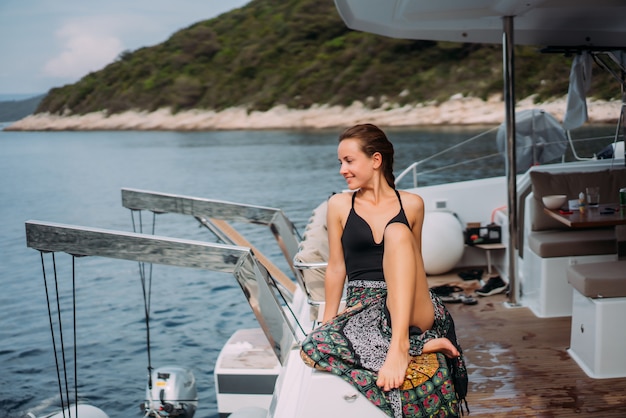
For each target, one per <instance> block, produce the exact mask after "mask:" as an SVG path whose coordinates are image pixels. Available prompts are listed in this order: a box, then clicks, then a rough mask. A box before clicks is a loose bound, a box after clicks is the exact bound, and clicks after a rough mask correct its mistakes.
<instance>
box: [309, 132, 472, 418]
mask: <svg viewBox="0 0 626 418" xmlns="http://www.w3.org/2000/svg"><path fill="white" fill-rule="evenodd" d="M337 154H338V158H339V161H340V163H341V169H340V174H341V175H342V176H343V177H344V178H345V180H346V182H347V184H348V187H349V189H350V190H352V191H354V192H347V193H341V194H336V195H334V196H332V197H331V198H330V200H329V201H328V213H327V229H328V243H329V259H328V267H327V269H326V277H325V294H326V295H325V296H326V305H325V310H324V317H323V324H322V326H320V327H319V328H317V329H316V330H314V331H313V332H311V333H310V334H309V335H308V337H307V338H306V340H305V341H304V343H303V345H302V353H301V354H302V358H303V360H304V361H305V363H307V364H308V365H310V366H311V367H316V368H318V369H321V370H326V371H330V372H332V373H335V374H337V375H339V376H340V377H342V378H343V379H344V380H346V381H348V382H349V383H351V384H353V385H354V386H355V387H356V388H357V389H359V390H360V391H361V393H363V394H364V395H365V396H366V397H368V399H369V400H370V401H371V402H373V403H374V404H376V405H377V406H379V407H380V408H381V409H382V410H383V411H384V412H386V413H387V414H388V415H390V416H394V417H402V416H424V415H427V416H432V415H437V416H455V415H458V413H459V408H458V399H457V396H456V395H455V394H454V388H453V387H452V383H451V377H450V375H449V374H448V367H446V360H445V357H444V356H443V355H442V354H444V355H445V356H447V357H449V358H453V359H454V361H453V362H452V363H453V364H454V366H455V367H454V369H455V371H456V372H457V374H460V375H462V376H463V377H465V378H466V376H467V375H466V374H465V368H464V363H463V359H462V357H461V352H460V347H459V346H458V344H457V342H456V336H455V334H454V323H453V321H452V318H451V317H450V314H449V313H448V311H447V310H446V309H445V307H444V306H443V304H442V303H441V301H440V300H439V299H438V298H437V297H436V296H435V295H433V294H432V293H431V292H430V291H429V288H428V282H427V280H426V273H425V271H424V265H423V260H422V254H421V239H422V237H421V235H422V223H423V220H424V202H423V200H422V198H421V197H419V196H418V195H415V194H412V193H408V192H399V191H397V190H396V189H395V184H394V181H395V178H394V175H393V155H394V150H393V145H392V144H391V142H389V140H388V139H387V137H386V136H385V134H384V132H382V131H381V130H380V129H379V128H377V127H376V126H374V125H371V124H364V125H356V126H354V127H352V128H349V129H347V130H346V131H344V132H343V133H342V134H341V136H340V138H339V146H338V149H337ZM346 276H347V278H348V290H347V309H346V310H345V311H344V312H342V313H340V314H339V315H338V314H337V313H338V310H339V304H340V301H341V296H342V291H343V288H344V282H345V278H346ZM428 353H442V354H439V355H434V354H433V355H431V356H430V357H428V359H430V360H429V361H430V362H431V363H432V361H433V359H435V360H434V362H435V363H436V364H435V366H434V368H433V367H432V366H433V365H432V364H431V365H430V366H429V367H431V368H432V370H433V374H432V375H431V376H427V379H426V380H429V382H430V383H429V384H424V376H422V375H420V377H415V376H417V374H419V373H416V372H415V370H418V369H419V370H422V369H423V368H424V366H423V364H422V365H421V366H420V363H423V362H424V361H425V359H426V356H424V355H426V354H428ZM426 362H427V363H428V361H426ZM420 367H421V369H420ZM407 369H408V370H407ZM410 376H414V377H415V378H414V379H412V378H411V377H410ZM405 378H406V379H405ZM433 382H434V384H431V383H433ZM426 389H427V390H426ZM457 392H458V390H457ZM463 397H464V393H462V394H461V396H459V397H458V398H463Z"/></svg>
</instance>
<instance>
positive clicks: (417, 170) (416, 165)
mask: <svg viewBox="0 0 626 418" xmlns="http://www.w3.org/2000/svg"><path fill="white" fill-rule="evenodd" d="M621 119H623V116H621V117H620V120H621ZM619 127H620V123H618V126H617V128H616V131H615V134H614V135H602V136H594V137H589V138H573V137H572V135H571V132H570V131H565V132H566V136H567V141H568V143H569V144H568V145H569V148H570V150H571V152H572V157H573V160H574V161H590V160H597V159H598V155H597V152H599V151H601V150H596V152H594V153H591V154H590V155H589V156H581V155H579V152H578V151H577V149H576V145H577V144H578V145H580V144H584V143H585V142H598V141H602V140H611V141H613V144H612V146H613V149H614V150H616V151H617V155H615V154H614V155H613V159H621V158H623V157H622V156H621V154H620V152H621V150H623V149H624V148H623V147H624V145H623V143H624V142H623V141H618V138H619V137H620V131H619ZM497 129H498V128H492V129H490V130H487V131H484V132H482V133H480V134H478V135H475V136H473V137H471V138H468V139H467V140H465V141H462V142H460V143H458V144H455V145H453V146H451V147H448V148H446V149H444V150H442V151H439V152H437V153H435V154H433V155H431V156H429V157H426V158H424V159H422V160H420V161H416V162H413V163H412V164H410V165H409V166H408V167H406V168H405V169H404V170H403V171H402V172H401V173H400V174H398V176H397V177H396V184H400V182H401V181H402V180H404V179H406V178H409V177H410V178H411V179H412V186H411V187H413V188H416V187H418V185H419V178H420V176H423V175H426V174H431V173H435V172H438V171H443V170H450V169H453V168H457V167H460V166H463V165H468V164H473V163H476V162H480V161H483V160H487V159H491V158H494V157H500V158H502V154H501V153H500V152H494V153H490V154H486V155H483V156H479V157H476V158H471V159H463V160H460V161H456V162H454V163H453V164H447V165H441V166H437V167H435V168H429V169H422V168H423V167H424V166H426V164H427V163H429V162H432V161H433V160H435V159H437V158H439V157H442V156H443V155H445V154H447V153H450V152H452V151H454V150H456V149H457V148H460V147H462V146H464V145H467V144H469V143H471V142H473V141H476V140H478V139H480V138H482V137H483V136H485V135H488V134H491V133H492V132H493V131H494V130H497ZM530 147H532V145H528V146H526V147H519V148H518V150H519V151H523V150H524V149H527V148H530ZM563 162H566V159H565V154H563V156H562V157H561V158H560V159H558V160H555V161H554V162H551V163H544V164H541V165H546V164H555V163H557V164H558V163H563ZM503 175H504V174H503ZM407 188H408V187H407Z"/></svg>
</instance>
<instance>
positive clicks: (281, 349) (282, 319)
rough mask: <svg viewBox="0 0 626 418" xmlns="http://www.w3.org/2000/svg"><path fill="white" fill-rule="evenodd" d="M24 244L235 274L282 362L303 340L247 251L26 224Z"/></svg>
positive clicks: (271, 284) (266, 275) (265, 273)
mask: <svg viewBox="0 0 626 418" xmlns="http://www.w3.org/2000/svg"><path fill="white" fill-rule="evenodd" d="M26 244H27V246H28V247H29V248H33V249H35V250H38V251H40V252H42V253H48V252H52V253H56V252H63V253H68V254H70V255H72V256H76V257H79V256H80V257H82V256H99V257H106V258H113V259H122V260H131V261H137V262H146V263H155V264H164V265H171V266H179V267H188V268H197V269H204V270H211V271H216V272H222V273H230V274H232V275H233V276H234V277H235V278H236V280H237V282H238V284H239V285H240V287H241V289H242V290H243V293H244V295H245V296H246V299H247V300H248V303H249V304H250V307H251V308H252V311H253V312H254V315H255V316H256V318H257V320H258V322H259V324H260V325H261V327H262V328H263V331H264V333H265V335H266V337H267V339H268V341H269V342H270V345H271V346H272V349H273V350H274V352H275V354H276V356H277V357H278V359H279V360H280V362H281V364H284V363H285V361H286V359H287V356H288V354H289V351H290V350H291V349H292V348H293V347H294V345H295V343H296V342H297V341H298V340H299V338H298V335H299V334H298V332H299V331H296V328H295V326H294V324H293V323H292V320H290V319H289V318H288V316H287V313H286V311H285V309H284V308H283V306H282V304H281V301H280V298H279V297H278V296H279V295H278V294H277V293H278V292H279V290H278V289H277V286H276V282H275V281H274V280H273V278H272V277H271V275H270V274H269V273H268V271H267V269H266V268H265V267H264V266H263V265H262V264H261V263H259V262H258V260H257V259H256V257H255V256H254V254H253V252H252V250H251V249H250V248H248V247H242V246H235V245H228V244H220V243H211V242H203V241H194V240H187V239H179V238H170V237H161V236H155V235H148V234H139V233H134V232H121V231H113V230H107V229H99V228H90V227H83V226H74V225H64V224H57V223H49V222H41V221H27V222H26Z"/></svg>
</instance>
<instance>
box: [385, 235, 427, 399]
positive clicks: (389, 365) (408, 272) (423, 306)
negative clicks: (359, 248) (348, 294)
mask: <svg viewBox="0 0 626 418" xmlns="http://www.w3.org/2000/svg"><path fill="white" fill-rule="evenodd" d="M384 240H385V252H384V255H383V271H384V273H385V281H386V283H387V308H388V309H389V313H390V315H391V329H392V332H391V343H390V345H389V351H388V352H387V357H386V359H385V362H384V363H383V366H382V367H381V369H380V370H379V372H378V381H377V385H378V386H379V387H381V388H383V390H386V391H387V390H391V389H394V388H397V387H399V386H400V385H401V384H402V382H403V381H404V377H405V374H406V369H407V367H408V365H409V361H410V357H409V326H411V325H413V326H417V327H419V328H420V329H422V330H423V331H426V330H428V329H430V328H431V327H432V323H433V320H434V309H433V307H432V302H431V300H430V295H429V293H428V284H427V282H426V276H425V274H421V273H423V272H419V271H418V268H422V266H421V259H420V260H418V259H417V251H418V248H417V245H416V243H415V238H414V237H413V234H412V233H411V230H410V229H409V228H408V227H407V226H406V225H404V224H401V223H393V224H391V225H389V226H388V227H387V229H386V230H385V236H384ZM418 264H419V265H418ZM420 276H423V277H420Z"/></svg>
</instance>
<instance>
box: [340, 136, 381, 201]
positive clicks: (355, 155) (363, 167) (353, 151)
mask: <svg viewBox="0 0 626 418" xmlns="http://www.w3.org/2000/svg"><path fill="white" fill-rule="evenodd" d="M337 157H338V158H339V162H340V163H341V168H340V169H339V174H341V175H342V176H343V178H344V179H346V183H347V184H348V188H349V189H350V190H355V189H358V188H360V187H362V186H363V185H364V184H366V183H367V182H368V181H369V180H370V179H371V178H372V174H373V172H374V165H375V161H374V158H372V157H369V156H368V155H367V154H365V153H364V152H363V151H362V150H361V143H360V141H359V140H358V139H354V138H347V139H344V140H343V141H341V142H340V143H339V147H338V148H337Z"/></svg>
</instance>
